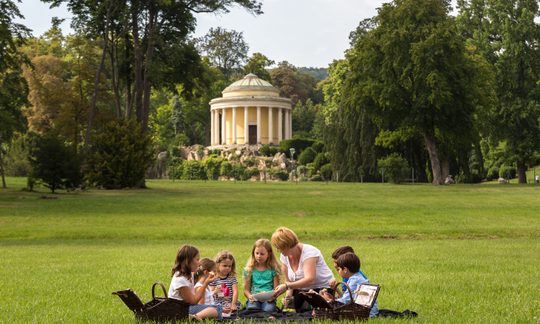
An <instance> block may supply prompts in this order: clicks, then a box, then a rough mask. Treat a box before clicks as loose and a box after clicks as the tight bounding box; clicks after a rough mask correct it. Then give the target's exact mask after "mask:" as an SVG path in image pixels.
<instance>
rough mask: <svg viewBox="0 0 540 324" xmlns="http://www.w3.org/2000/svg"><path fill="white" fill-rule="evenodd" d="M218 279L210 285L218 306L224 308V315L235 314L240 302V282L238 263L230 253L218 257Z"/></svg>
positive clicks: (220, 254) (223, 252) (224, 252)
mask: <svg viewBox="0 0 540 324" xmlns="http://www.w3.org/2000/svg"><path fill="white" fill-rule="evenodd" d="M215 261H216V265H217V279H215V280H214V281H213V282H211V283H210V287H211V288H212V289H213V292H214V298H215V301H216V303H217V304H220V305H221V306H222V307H223V313H224V314H229V315H230V314H231V313H233V312H235V311H236V310H237V309H238V307H239V306H240V303H239V302H238V281H237V280H236V262H235V260H234V257H233V255H232V254H231V253H230V252H228V251H221V252H219V253H218V255H217V256H216V260H215Z"/></svg>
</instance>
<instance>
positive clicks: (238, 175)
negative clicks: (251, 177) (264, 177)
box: [229, 163, 246, 180]
mask: <svg viewBox="0 0 540 324" xmlns="http://www.w3.org/2000/svg"><path fill="white" fill-rule="evenodd" d="M245 171H246V167H245V166H243V165H242V164H240V163H236V164H233V165H232V168H231V173H230V175H229V176H230V177H232V178H235V179H236V180H246V172H245Z"/></svg>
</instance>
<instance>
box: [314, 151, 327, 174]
mask: <svg viewBox="0 0 540 324" xmlns="http://www.w3.org/2000/svg"><path fill="white" fill-rule="evenodd" d="M327 163H330V159H329V158H328V154H326V153H319V154H317V156H316V157H315V160H313V167H314V168H315V171H319V170H320V169H321V167H322V166H323V165H325V164H327Z"/></svg>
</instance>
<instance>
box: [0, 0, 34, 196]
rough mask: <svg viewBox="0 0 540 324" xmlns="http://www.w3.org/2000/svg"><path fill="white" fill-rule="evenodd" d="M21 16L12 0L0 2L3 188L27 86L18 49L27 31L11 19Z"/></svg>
mask: <svg viewBox="0 0 540 324" xmlns="http://www.w3.org/2000/svg"><path fill="white" fill-rule="evenodd" d="M17 2H20V1H17ZM23 18H24V17H23V16H22V15H21V13H20V11H19V8H18V7H17V5H16V3H15V2H13V1H10V0H3V1H2V3H1V5H0V175H1V177H2V188H5V187H6V180H5V176H4V162H3V160H4V153H5V146H6V145H7V144H8V143H9V142H10V141H11V138H12V136H13V133H14V132H15V131H17V130H21V129H23V128H24V126H25V121H24V118H23V115H22V113H21V107H22V106H23V105H24V104H25V103H26V93H27V86H26V82H25V81H24V79H23V78H22V71H21V67H22V65H24V64H26V63H27V62H28V60H27V58H26V56H25V55H23V54H21V53H20V52H19V50H18V48H19V47H20V46H21V45H23V44H24V42H25V39H26V37H28V35H29V30H28V29H27V28H26V27H25V26H23V25H21V24H19V23H16V22H15V21H14V20H15V19H23Z"/></svg>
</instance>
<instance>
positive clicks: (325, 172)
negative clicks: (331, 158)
mask: <svg viewBox="0 0 540 324" xmlns="http://www.w3.org/2000/svg"><path fill="white" fill-rule="evenodd" d="M332 173H333V170H332V164H331V163H327V164H325V165H323V166H322V167H321V177H322V178H323V180H324V181H330V180H332Z"/></svg>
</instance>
